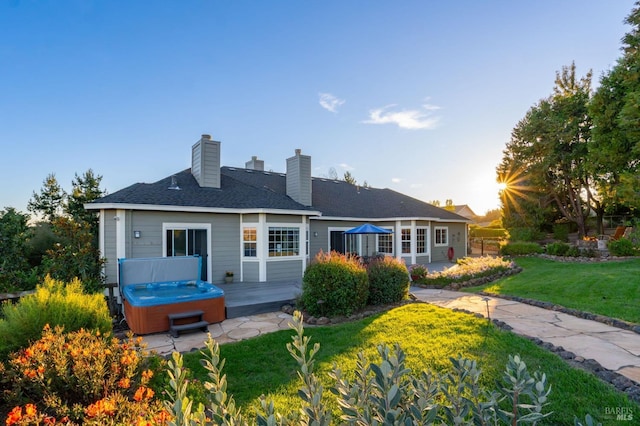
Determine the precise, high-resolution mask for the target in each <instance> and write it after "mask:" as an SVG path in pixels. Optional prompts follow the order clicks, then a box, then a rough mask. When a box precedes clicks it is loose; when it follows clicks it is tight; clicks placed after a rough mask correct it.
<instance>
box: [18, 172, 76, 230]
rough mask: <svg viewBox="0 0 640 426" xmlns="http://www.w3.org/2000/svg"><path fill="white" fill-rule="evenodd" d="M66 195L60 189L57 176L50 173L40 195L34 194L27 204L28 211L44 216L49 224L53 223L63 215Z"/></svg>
mask: <svg viewBox="0 0 640 426" xmlns="http://www.w3.org/2000/svg"><path fill="white" fill-rule="evenodd" d="M66 196H67V195H66V193H65V192H64V190H63V189H62V188H61V187H60V184H59V183H58V180H57V179H56V175H55V174H54V173H50V174H49V175H47V177H46V179H45V180H44V182H43V184H42V188H41V189H40V193H39V194H38V193H36V192H35V191H34V192H33V195H32V197H31V200H29V203H28V204H27V210H29V211H30V212H32V213H35V214H39V215H42V217H43V219H44V220H46V221H47V222H51V221H53V219H55V218H56V217H58V216H60V215H61V214H62V213H63V209H64V203H65V200H66Z"/></svg>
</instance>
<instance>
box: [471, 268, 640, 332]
mask: <svg viewBox="0 0 640 426" xmlns="http://www.w3.org/2000/svg"><path fill="white" fill-rule="evenodd" d="M516 263H517V264H518V265H519V266H521V267H522V269H523V270H522V272H521V273H519V274H516V275H512V276H510V277H507V278H503V279H501V280H498V281H495V282H493V283H490V284H487V285H484V286H480V287H473V288H467V289H465V290H464V291H470V292H479V291H485V292H488V293H493V294H496V295H509V296H519V297H524V298H527V299H535V300H541V301H546V302H552V303H555V304H558V305H562V306H564V307H567V308H573V309H578V310H580V311H584V312H590V313H593V314H600V315H605V316H608V317H612V318H618V319H622V320H625V321H630V322H633V323H640V308H639V306H640V259H631V260H625V261H615V262H590V263H578V262H569V263H566V262H555V261H552V260H547V259H542V258H538V257H522V258H518V259H516Z"/></svg>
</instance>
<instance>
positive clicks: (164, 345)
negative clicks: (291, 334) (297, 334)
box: [142, 312, 291, 356]
mask: <svg viewBox="0 0 640 426" xmlns="http://www.w3.org/2000/svg"><path fill="white" fill-rule="evenodd" d="M289 322H291V315H289V314H285V313H283V312H270V313H266V314H258V315H252V316H249V317H239V318H231V319H227V320H224V321H222V322H220V323H217V324H210V325H209V327H208V328H209V333H211V337H213V338H214V339H216V341H217V342H218V343H220V344H222V343H229V342H237V341H240V340H244V339H248V338H250V337H256V336H259V335H261V334H265V333H271V332H273V331H278V330H288V329H289ZM142 337H143V340H144V342H145V343H146V344H147V349H149V350H154V351H156V352H157V353H158V354H159V355H162V356H166V355H170V354H171V353H172V352H174V351H178V352H189V351H191V350H194V349H200V348H203V347H204V341H205V340H206V338H207V335H206V334H205V333H203V332H199V331H198V332H191V333H184V334H181V335H180V336H179V337H177V338H174V337H171V335H170V334H169V333H157V334H150V335H147V336H142Z"/></svg>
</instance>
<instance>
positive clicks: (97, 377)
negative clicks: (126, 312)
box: [0, 326, 166, 425]
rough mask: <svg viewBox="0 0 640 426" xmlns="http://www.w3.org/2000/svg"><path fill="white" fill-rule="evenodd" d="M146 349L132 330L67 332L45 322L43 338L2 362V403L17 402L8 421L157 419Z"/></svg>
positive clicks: (129, 421) (158, 408)
mask: <svg viewBox="0 0 640 426" xmlns="http://www.w3.org/2000/svg"><path fill="white" fill-rule="evenodd" d="M147 355H148V353H147V351H146V349H145V347H144V345H143V344H142V338H136V339H134V338H133V336H132V335H130V336H129V337H128V339H127V340H125V341H120V340H118V339H117V338H114V337H109V336H108V335H105V336H102V335H101V334H100V332H99V331H96V332H90V331H86V330H79V331H76V332H72V333H68V334H65V333H63V330H62V328H61V327H56V328H55V329H53V330H52V329H51V328H50V327H49V326H45V328H44V330H43V333H42V338H41V339H40V340H38V341H36V342H35V343H34V344H32V345H31V346H29V347H27V348H25V349H23V350H21V351H19V352H16V353H14V354H12V355H11V357H10V359H9V361H8V363H7V365H6V366H5V365H2V364H0V373H1V374H2V376H1V377H2V378H0V381H2V382H3V383H2V384H3V389H4V390H3V395H2V396H0V406H5V407H14V408H13V410H12V411H11V412H9V413H8V416H7V418H6V424H7V425H9V424H48V423H46V422H51V421H56V419H62V420H66V421H67V423H69V424H75V423H76V422H78V423H80V424H138V423H139V422H140V421H143V422H147V421H155V420H154V419H155V417H156V416H157V415H161V413H162V412H163V411H162V406H161V403H160V402H159V401H157V400H155V399H154V392H153V390H152V389H151V388H149V387H148V386H147V385H148V384H149V381H150V380H151V378H152V377H153V375H154V374H153V371H152V370H149V369H147V368H146V364H147V361H146V359H147ZM22 404H26V405H24V406H22ZM165 417H166V415H165ZM47 419H49V420H47ZM62 420H58V421H57V422H58V423H60V422H62ZM140 424H144V423H140Z"/></svg>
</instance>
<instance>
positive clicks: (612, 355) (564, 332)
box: [143, 287, 640, 383]
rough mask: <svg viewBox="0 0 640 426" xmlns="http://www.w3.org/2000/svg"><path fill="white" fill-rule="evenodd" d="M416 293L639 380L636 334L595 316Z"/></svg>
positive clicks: (166, 339) (155, 344) (236, 329)
mask: <svg viewBox="0 0 640 426" xmlns="http://www.w3.org/2000/svg"><path fill="white" fill-rule="evenodd" d="M411 293H412V294H413V295H415V296H416V297H417V298H418V299H420V300H422V301H425V302H428V303H431V304H434V305H437V306H442V307H446V308H451V309H454V308H459V309H464V310H466V311H470V312H473V313H478V314H482V315H483V316H485V317H486V316H487V302H488V311H489V316H490V317H491V319H496V320H500V321H503V322H504V323H506V324H508V325H509V326H511V327H512V328H513V330H512V331H513V332H515V333H517V334H520V335H524V336H529V337H537V338H539V339H540V340H542V341H544V342H548V343H551V344H553V345H555V346H562V347H563V348H564V349H565V350H567V351H570V352H573V353H574V354H575V355H576V356H579V357H582V358H584V359H594V360H596V361H597V362H598V363H600V365H602V366H603V367H604V368H606V369H608V370H611V371H615V372H617V373H619V374H621V375H623V376H625V377H627V378H629V379H631V380H633V381H634V382H636V383H640V335H639V334H637V333H634V332H632V331H628V330H622V329H619V328H615V327H611V326H609V325H606V324H602V323H599V322H596V321H591V320H586V319H582V318H577V317H574V316H571V315H568V314H564V313H562V312H557V311H551V310H547V309H544V308H539V307H535V306H531V305H527V304H524V303H520V302H516V301H511V300H505V299H499V298H495V297H489V298H488V300H485V298H484V296H478V295H472V294H468V293H461V292H455V291H448V290H437V289H433V290H432V289H422V288H417V287H412V288H411ZM290 321H291V315H288V314H285V313H282V312H272V313H266V314H259V315H253V316H250V317H240V318H232V319H228V320H225V321H223V322H221V323H218V324H211V325H210V326H209V332H210V333H211V335H212V337H213V338H215V339H216V340H217V341H218V342H219V343H227V342H235V341H239V340H244V339H247V338H250V337H255V336H258V335H261V334H265V333H270V332H273V331H277V330H286V329H289V326H288V324H289V322H290ZM143 339H144V341H145V342H146V343H147V347H148V348H149V349H151V350H155V351H156V352H158V353H159V354H160V355H169V354H171V353H172V352H173V351H179V352H188V351H191V350H193V349H199V348H202V347H203V346H204V340H205V339H206V334H204V333H202V332H195V333H185V334H182V335H180V337H178V338H172V337H171V336H170V335H169V334H168V333H166V334H165V333H158V334H153V335H148V336H143Z"/></svg>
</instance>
